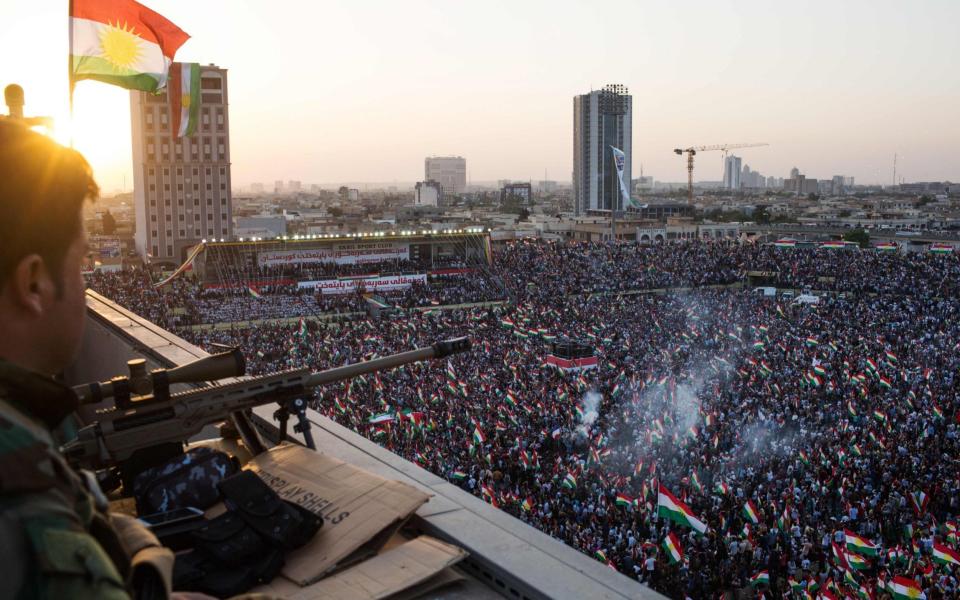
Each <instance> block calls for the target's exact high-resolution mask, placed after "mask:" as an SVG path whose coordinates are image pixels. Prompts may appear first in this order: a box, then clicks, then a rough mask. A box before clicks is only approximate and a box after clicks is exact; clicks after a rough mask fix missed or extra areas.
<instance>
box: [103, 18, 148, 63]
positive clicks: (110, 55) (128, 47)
mask: <svg viewBox="0 0 960 600" xmlns="http://www.w3.org/2000/svg"><path fill="white" fill-rule="evenodd" d="M140 42H141V39H140V36H138V35H137V34H136V32H135V31H134V30H133V27H132V26H129V25H127V24H126V23H122V24H121V23H120V22H117V23H107V26H106V27H104V28H103V29H101V30H100V54H101V55H102V56H103V58H105V59H106V60H107V61H108V62H110V64H112V65H113V66H114V68H116V69H117V70H122V69H131V68H133V66H134V65H136V64H137V61H139V60H140V54H141V47H140Z"/></svg>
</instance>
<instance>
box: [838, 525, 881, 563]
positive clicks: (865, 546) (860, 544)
mask: <svg viewBox="0 0 960 600" xmlns="http://www.w3.org/2000/svg"><path fill="white" fill-rule="evenodd" d="M843 535H844V537H845V538H846V542H847V550H850V551H851V552H856V553H857V554H862V555H863V556H876V555H877V547H876V546H875V545H874V544H872V543H871V542H870V541H869V540H867V539H865V538H862V537H860V536H859V535H857V534H855V533H854V532H852V531H850V530H849V529H844V530H843Z"/></svg>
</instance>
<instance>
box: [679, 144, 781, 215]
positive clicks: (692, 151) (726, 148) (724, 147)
mask: <svg viewBox="0 0 960 600" xmlns="http://www.w3.org/2000/svg"><path fill="white" fill-rule="evenodd" d="M769 145H770V144H767V143H766V142H761V143H759V144H716V145H714V146H691V147H690V148H675V149H674V150H673V151H674V153H676V154H679V155H681V156H682V155H683V154H684V153H685V154H686V155H687V202H689V203H690V204H693V157H694V156H696V154H697V152H710V151H713V150H720V151H722V152H723V158H724V160H726V158H727V154H728V153H729V152H730V151H731V150H736V149H737V148H758V147H760V146H769Z"/></svg>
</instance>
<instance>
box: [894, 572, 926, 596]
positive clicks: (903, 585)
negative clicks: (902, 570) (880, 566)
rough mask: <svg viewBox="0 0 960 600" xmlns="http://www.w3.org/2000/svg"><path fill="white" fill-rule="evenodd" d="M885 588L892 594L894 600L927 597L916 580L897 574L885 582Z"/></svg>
mask: <svg viewBox="0 0 960 600" xmlns="http://www.w3.org/2000/svg"><path fill="white" fill-rule="evenodd" d="M887 589H888V590H889V591H890V592H891V593H892V594H893V597H894V599H895V600H917V599H918V598H924V599H925V598H926V597H927V595H926V594H924V593H923V590H921V589H920V586H919V585H918V584H917V582H916V581H914V580H913V579H909V578H907V577H901V576H899V575H898V576H896V577H894V578H893V581H891V582H890V583H888V584H887Z"/></svg>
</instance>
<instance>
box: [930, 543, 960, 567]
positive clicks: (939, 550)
mask: <svg viewBox="0 0 960 600" xmlns="http://www.w3.org/2000/svg"><path fill="white" fill-rule="evenodd" d="M933 560H934V561H936V562H937V563H939V564H941V565H960V552H957V551H956V550H951V549H950V548H949V547H947V546H945V545H944V544H938V543H936V542H934V544H933Z"/></svg>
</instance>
